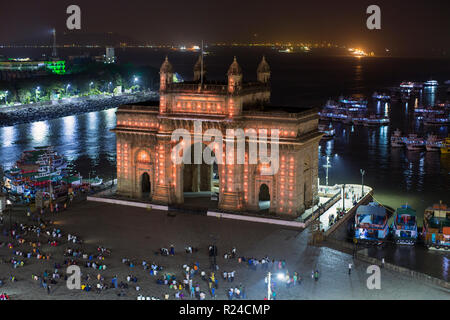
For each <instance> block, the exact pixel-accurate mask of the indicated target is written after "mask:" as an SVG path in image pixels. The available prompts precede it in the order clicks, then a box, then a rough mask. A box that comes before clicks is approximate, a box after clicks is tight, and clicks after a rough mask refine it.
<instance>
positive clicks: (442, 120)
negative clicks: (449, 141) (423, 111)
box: [423, 116, 450, 126]
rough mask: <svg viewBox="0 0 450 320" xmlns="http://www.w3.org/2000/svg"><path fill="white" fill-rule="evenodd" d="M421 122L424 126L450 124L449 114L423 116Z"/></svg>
mask: <svg viewBox="0 0 450 320" xmlns="http://www.w3.org/2000/svg"><path fill="white" fill-rule="evenodd" d="M423 124H424V125H426V126H445V125H448V124H450V116H448V117H444V116H442V117H424V118H423Z"/></svg>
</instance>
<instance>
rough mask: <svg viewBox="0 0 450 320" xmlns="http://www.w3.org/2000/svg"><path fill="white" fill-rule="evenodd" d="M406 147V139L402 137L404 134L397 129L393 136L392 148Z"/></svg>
mask: <svg viewBox="0 0 450 320" xmlns="http://www.w3.org/2000/svg"><path fill="white" fill-rule="evenodd" d="M403 146H405V138H404V137H402V132H401V131H400V130H399V129H397V130H395V131H394V133H393V134H392V135H391V147H393V148H398V147H403Z"/></svg>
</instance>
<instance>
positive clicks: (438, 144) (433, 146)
mask: <svg viewBox="0 0 450 320" xmlns="http://www.w3.org/2000/svg"><path fill="white" fill-rule="evenodd" d="M425 145H426V148H427V151H434V152H440V151H441V148H442V146H443V143H442V140H441V139H438V137H437V136H436V135H434V134H430V135H429V136H428V138H427V141H426V142H425Z"/></svg>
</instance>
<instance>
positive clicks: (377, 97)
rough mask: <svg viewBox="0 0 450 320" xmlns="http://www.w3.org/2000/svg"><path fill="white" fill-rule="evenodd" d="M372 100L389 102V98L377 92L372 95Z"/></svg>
mask: <svg viewBox="0 0 450 320" xmlns="http://www.w3.org/2000/svg"><path fill="white" fill-rule="evenodd" d="M372 98H373V99H375V100H379V101H389V100H391V96H389V95H387V94H385V93H382V94H379V93H378V92H374V94H373V95H372Z"/></svg>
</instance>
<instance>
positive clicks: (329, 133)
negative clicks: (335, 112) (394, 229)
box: [319, 123, 336, 139]
mask: <svg viewBox="0 0 450 320" xmlns="http://www.w3.org/2000/svg"><path fill="white" fill-rule="evenodd" d="M319 132H322V133H323V134H324V135H323V138H325V139H327V138H333V137H334V136H335V134H336V132H335V130H334V128H333V125H332V124H331V123H330V125H329V126H326V125H323V124H319Z"/></svg>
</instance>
